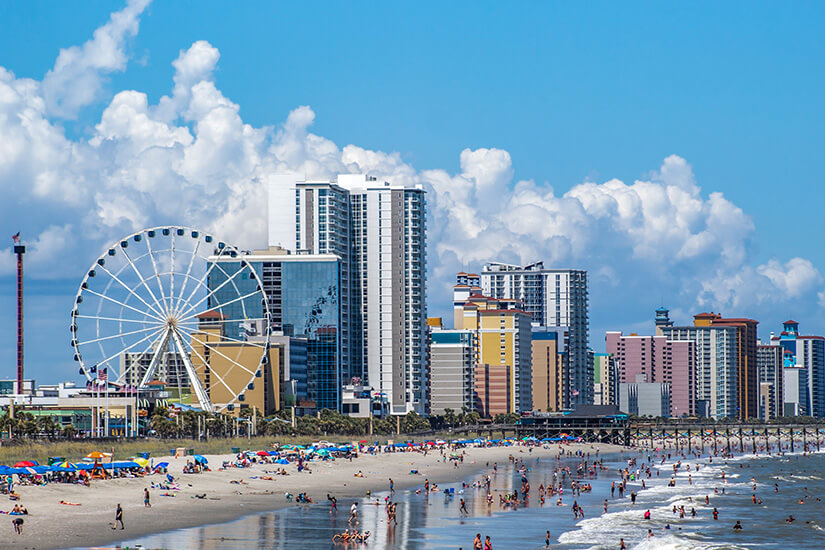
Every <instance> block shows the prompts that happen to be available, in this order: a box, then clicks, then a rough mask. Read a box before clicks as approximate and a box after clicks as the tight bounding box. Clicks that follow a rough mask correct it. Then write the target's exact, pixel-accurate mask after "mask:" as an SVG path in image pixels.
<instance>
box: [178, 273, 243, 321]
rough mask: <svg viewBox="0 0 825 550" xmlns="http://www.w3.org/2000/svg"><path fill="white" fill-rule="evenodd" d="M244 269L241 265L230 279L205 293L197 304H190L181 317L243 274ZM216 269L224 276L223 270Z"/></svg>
mask: <svg viewBox="0 0 825 550" xmlns="http://www.w3.org/2000/svg"><path fill="white" fill-rule="evenodd" d="M217 264H218V262H215V265H217ZM244 267H245V266H244V265H243V264H241V268H240V269H238V271H236V272H235V273H234V274H233V275H232V276H231V277H229V278H227V279H226V280H225V281H224V282H222V283H221V284H220V285H218V286H217V287H215V288H213V289H212V290H210V291H208V292H207V293H206V296H204V297H203V298H201V299H200V300H198V301H197V302H195V303H194V304H192V305H191V306H189V307H188V308H187V309H186V311H183V312H182V313H181V316H184V315H186V314H188V313H189V312H191V311H192V310H193V309H195V308H196V307H198V306H199V305H201V304H202V303H203V302H204V301H205V300H208V299H209V297H210V296H213V295H214V294H215V293H216V292H217V291H219V290H220V289H222V288H223V287H225V286H226V285H227V284H229V283H231V282H232V279H234V278H235V277H237V276H238V275H239V274H241V273H243V272H244ZM218 269H220V270H221V273H223V274H224V275H226V271H224V270H223V268H220V267H219V268H218ZM236 289H237V287H236ZM209 309H213V308H209Z"/></svg>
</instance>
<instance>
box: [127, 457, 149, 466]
mask: <svg viewBox="0 0 825 550" xmlns="http://www.w3.org/2000/svg"><path fill="white" fill-rule="evenodd" d="M132 461H133V462H132V463H133V464H134V465H135V466H140V467H141V468H145V467H147V466H148V465H149V461H148V460H146V459H145V458H140V457H138V458H133V459H132ZM131 467H134V466H131Z"/></svg>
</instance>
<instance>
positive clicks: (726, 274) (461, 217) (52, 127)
mask: <svg viewBox="0 0 825 550" xmlns="http://www.w3.org/2000/svg"><path fill="white" fill-rule="evenodd" d="M147 3H148V2H146V1H139V2H138V1H133V2H130V3H129V4H128V5H127V7H126V8H124V9H123V10H122V11H120V12H117V13H116V14H114V15H113V16H112V18H111V19H110V21H109V22H108V23H107V24H106V25H104V26H103V27H101V28H100V29H98V30H97V31H95V34H94V37H93V39H92V40H90V41H89V42H87V43H85V44H84V45H83V46H80V47H74V48H69V49H66V50H62V51H61V52H60V55H59V56H58V60H57V62H56V63H55V67H54V69H52V71H50V72H49V74H47V75H46V77H45V78H44V80H43V81H42V82H37V81H34V80H31V79H25V78H16V77H15V76H14V75H13V74H12V73H10V72H9V71H7V70H5V69H3V68H1V67H0V143H3V147H2V148H0V188H3V189H4V190H5V191H6V192H10V191H12V190H13V191H14V192H15V194H16V195H15V196H16V197H18V199H19V201H20V202H21V203H26V204H30V205H33V206H35V207H36V208H38V209H39V211H40V213H41V214H42V219H48V220H49V226H48V227H46V228H45V229H44V228H42V227H37V226H36V225H35V223H34V221H31V222H29V226H28V227H27V229H26V234H31V235H37V234H38V233H39V236H38V237H36V238H35V239H34V241H33V242H32V243H31V246H32V261H33V265H36V264H35V263H34V259H35V258H36V257H37V258H41V259H39V260H38V261H43V262H46V261H47V260H48V261H50V262H55V263H56V265H61V270H60V272H61V273H62V274H65V273H73V272H76V273H77V274H78V277H79V275H80V274H81V273H82V271H83V270H84V269H85V267H86V264H87V263H88V262H87V261H86V260H89V261H90V260H91V258H93V257H94V251H97V250H99V249H102V248H103V246H104V245H105V244H106V243H108V242H109V241H113V240H115V239H117V238H119V237H121V236H122V235H123V234H126V233H129V232H131V231H134V230H137V229H139V228H141V227H143V226H148V225H154V224H162V223H180V224H185V225H189V226H195V227H201V228H203V229H205V230H210V231H214V232H216V233H218V234H220V235H222V236H224V237H225V238H227V239H229V240H231V241H234V242H236V243H238V244H239V245H242V246H250V247H251V246H260V245H262V244H263V243H264V239H265V223H266V209H265V208H264V206H263V205H264V204H265V203H266V196H265V189H266V185H265V183H266V182H267V181H268V179H269V177H270V176H272V175H274V174H279V173H285V172H296V173H300V174H303V175H305V176H307V177H327V176H332V175H334V174H336V173H342V172H367V173H370V174H372V175H375V176H380V177H386V178H388V179H391V180H393V181H396V182H408V183H413V182H420V183H423V184H424V185H425V186H426V187H427V189H428V190H429V197H428V204H429V208H430V212H431V223H430V227H429V240H430V246H429V250H430V258H429V262H428V263H429V265H430V268H431V271H432V273H431V278H430V289H431V290H430V295H431V297H433V299H434V300H439V299H441V298H443V297H444V296H446V293H447V292H448V291H447V289H448V288H449V286H450V284H451V282H452V276H453V273H454V272H455V271H458V270H460V269H464V268H470V269H477V268H479V267H480V265H479V264H481V263H482V262H484V261H488V260H502V261H513V262H532V261H535V260H544V261H545V262H546V264H548V265H554V266H563V267H584V268H587V269H589V270H590V271H591V273H592V274H593V277H592V283H593V285H594V286H595V287H597V288H595V289H594V295H598V296H599V297H600V299H602V300H605V301H608V300H610V299H615V300H619V302H616V303H621V302H620V300H621V299H624V300H629V299H630V295H631V294H632V293H633V292H637V293H642V295H644V293H649V292H651V289H656V291H655V293H656V295H655V296H652V297H648V298H649V301H650V303H658V302H659V300H660V298H662V297H663V295H665V294H666V296H667V297H668V299H669V300H677V301H678V302H679V303H678V304H676V305H677V308H679V307H682V308H684V309H685V310H689V309H690V308H691V307H693V306H694V305H703V306H704V305H707V306H711V307H712V308H714V309H720V308H722V307H745V306H746V305H748V304H750V303H756V304H768V303H781V302H783V301H784V300H792V299H799V298H800V297H803V296H807V295H810V294H811V293H813V292H815V291H816V290H817V288H818V287H819V286H820V285H821V283H822V280H821V276H820V274H819V272H818V270H817V269H816V268H815V267H814V266H813V265H812V264H811V263H810V262H809V261H808V260H805V259H803V258H793V259H791V260H788V261H786V262H785V263H782V261H781V260H779V259H776V260H771V261H770V262H768V263H766V264H765V265H762V266H758V267H752V266H750V265H749V264H748V258H749V257H750V256H751V255H752V240H753V238H754V233H755V227H754V224H753V222H752V220H751V219H750V217H749V216H748V215H747V214H745V213H744V212H743V211H742V209H741V208H739V207H738V206H737V205H735V204H733V203H732V202H731V201H729V200H728V199H726V198H725V197H724V195H723V194H722V193H719V192H707V191H703V190H702V189H701V187H700V186H699V184H698V183H697V182H696V178H695V176H694V174H693V171H692V169H691V167H690V164H689V163H688V162H687V161H686V160H685V159H684V158H681V157H679V156H677V155H671V156H668V157H667V158H665V159H664V160H663V161H662V164H661V166H660V167H659V168H658V169H657V170H654V171H653V172H651V173H650V174H648V176H647V177H645V178H641V179H639V180H637V181H633V182H631V183H625V182H623V181H620V180H617V179H607V180H605V181H602V182H593V181H585V182H581V183H578V184H576V185H573V186H572V187H571V188H570V189H569V190H568V191H567V192H564V193H561V194H559V193H557V192H556V190H555V189H554V188H553V187H552V186H550V185H548V184H546V183H537V182H534V181H514V168H513V160H512V158H511V156H510V154H509V153H508V152H507V151H504V150H501V149H495V148H480V149H475V150H471V149H464V150H463V151H461V152H460V154H459V155H460V156H459V160H460V167H461V168H460V172H459V173H458V174H451V173H449V172H447V171H446V170H440V169H431V170H424V171H418V170H416V168H415V167H413V166H412V165H410V164H409V163H406V162H404V160H403V159H402V158H401V155H399V154H398V153H394V152H382V151H372V150H368V149H364V148H362V147H359V146H357V145H352V144H350V145H346V146H343V147H339V146H338V145H337V144H336V143H334V142H333V141H331V140H329V139H327V138H324V137H322V136H318V135H315V134H313V133H312V132H311V131H310V127H311V126H312V124H313V122H314V119H315V113H314V112H313V110H312V109H311V108H310V107H309V106H299V107H297V108H295V109H294V110H292V111H291V112H290V113H289V114H288V116H287V117H286V120H285V121H284V122H283V123H282V124H280V125H278V126H276V127H254V126H252V125H250V124H247V123H245V122H244V121H243V119H242V117H241V115H240V112H241V111H240V107H239V106H238V105H237V104H236V103H234V102H233V101H232V100H231V99H229V98H227V97H226V96H224V94H223V93H222V92H221V90H220V89H219V88H218V86H217V85H216V82H215V74H216V71H217V69H218V61H219V59H220V52H219V51H218V50H217V49H216V48H215V47H213V46H212V45H211V44H209V43H208V42H206V41H197V42H195V43H194V44H192V45H191V46H190V47H189V48H187V49H184V50H181V52H180V54H179V56H178V58H177V59H176V60H175V61H174V62H173V67H174V69H175V74H174V77H173V81H172V82H171V83H170V91H169V93H168V94H167V95H165V96H163V97H162V98H161V99H160V100H159V101H158V102H157V104H152V103H150V102H149V100H148V98H147V95H146V93H145V92H143V91H140V90H124V91H120V92H119V93H116V94H114V96H113V97H112V98H111V99H110V100H109V102H108V105H107V106H106V108H105V109H104V111H103V113H102V115H101V118H100V121H99V122H98V123H97V124H96V125H95V126H94V127H93V128H91V129H90V134H91V135H90V136H89V137H88V138H79V139H69V138H67V137H66V135H65V134H64V132H63V130H62V127H61V126H60V124H59V122H58V121H57V120H58V119H59V118H62V117H71V116H74V115H75V114H76V113H77V112H78V110H79V109H81V108H82V107H84V106H86V105H88V104H89V103H91V102H93V101H95V100H97V99H99V98H100V95H101V94H102V91H103V84H104V78H105V76H106V75H107V74H109V73H111V72H112V71H117V70H123V69H124V68H125V67H126V62H127V60H128V56H127V54H126V42H127V39H128V38H129V37H131V36H133V35H134V34H135V33H136V32H137V29H138V22H139V17H140V15H141V13H142V12H143V10H144V9H145V7H146V5H147ZM0 209H2V206H0ZM285 211H286V212H290V211H291V210H290V209H289V208H285ZM3 212H4V213H6V214H8V213H9V212H5V211H3ZM68 234H71V235H72V239H70V240H68V241H67V240H65V239H63V240H61V238H62V237H61V236H65V235H68ZM90 251H92V252H90ZM10 254H11V253H10V250H9V249H6V250H5V251H4V252H3V253H2V254H0V272H5V273H8V272H9V270H10V269H11V266H13V262H12V263H9V260H10ZM42 265H43V267H44V271H45V272H48V271H49V270H48V269H45V268H46V265H47V264H46V263H44V264H42ZM70 266H71V267H70ZM705 273H712V274H714V278H713V280H712V281H704V274H705ZM32 274H33V275H34V276H49V275H48V274H45V275H43V274H40V273H39V272H34V273H32ZM615 289H622V293H623V295H622V296H616V297H614V296H613V294H612V293H613V292H615ZM599 292H602V294H599ZM823 301H825V294H823ZM625 303H626V302H625Z"/></svg>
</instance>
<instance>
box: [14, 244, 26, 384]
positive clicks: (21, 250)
mask: <svg viewBox="0 0 825 550" xmlns="http://www.w3.org/2000/svg"><path fill="white" fill-rule="evenodd" d="M12 239H13V240H14V253H15V254H17V393H18V394H19V395H22V394H23V254H25V253H26V247H25V246H24V245H23V244H21V242H20V232H19V231H18V232H17V233H16V234H15V235H14V236H12Z"/></svg>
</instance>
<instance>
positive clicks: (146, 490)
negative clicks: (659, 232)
mask: <svg viewBox="0 0 825 550" xmlns="http://www.w3.org/2000/svg"><path fill="white" fill-rule="evenodd" d="M143 507H144V508H151V507H152V504H151V503H150V502H149V488H148V487H147V488H144V489H143Z"/></svg>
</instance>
